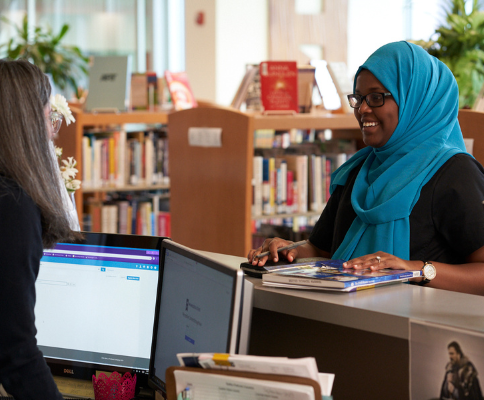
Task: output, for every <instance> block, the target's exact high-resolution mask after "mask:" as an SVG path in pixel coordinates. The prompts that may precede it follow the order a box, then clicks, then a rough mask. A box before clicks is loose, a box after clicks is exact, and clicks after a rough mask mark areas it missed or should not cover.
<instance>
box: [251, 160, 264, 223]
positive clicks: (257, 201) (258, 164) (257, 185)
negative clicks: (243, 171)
mask: <svg viewBox="0 0 484 400" xmlns="http://www.w3.org/2000/svg"><path fill="white" fill-rule="evenodd" d="M262 164H263V157H262V156H255V157H254V165H253V170H254V178H253V179H254V203H253V210H252V215H255V216H256V215H262V202H263V200H262V183H263V182H262V179H263V178H262V175H263V172H262Z"/></svg>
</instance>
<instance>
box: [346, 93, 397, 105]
mask: <svg viewBox="0 0 484 400" xmlns="http://www.w3.org/2000/svg"><path fill="white" fill-rule="evenodd" d="M391 95H392V94H391V93H368V94H367V95H365V96H360V95H359V94H349V95H348V101H349V103H350V107H351V108H360V107H361V103H362V102H363V100H365V101H366V104H368V106H369V107H381V106H382V105H383V104H385V97H387V96H391Z"/></svg>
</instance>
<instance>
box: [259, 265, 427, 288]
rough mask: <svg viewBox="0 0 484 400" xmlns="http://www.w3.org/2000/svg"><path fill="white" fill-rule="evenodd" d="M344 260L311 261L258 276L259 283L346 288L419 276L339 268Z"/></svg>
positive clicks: (417, 272)
mask: <svg viewBox="0 0 484 400" xmlns="http://www.w3.org/2000/svg"><path fill="white" fill-rule="evenodd" d="M344 262H345V261H344V260H325V261H315V262H312V263H308V264H306V265H300V266H298V268H297V269H290V270H287V271H279V272H274V273H271V274H264V275H263V276H262V281H263V282H274V283H287V284H291V285H305V286H314V287H332V288H348V287H354V286H365V285H373V284H379V283H383V282H389V281H396V280H407V279H409V278H415V277H419V276H421V275H422V271H420V270H418V271H406V270H395V269H380V270H378V271H372V270H371V269H364V270H355V269H345V268H343V263H344Z"/></svg>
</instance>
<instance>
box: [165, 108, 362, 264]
mask: <svg viewBox="0 0 484 400" xmlns="http://www.w3.org/2000/svg"><path fill="white" fill-rule="evenodd" d="M168 127H169V135H170V154H172V155H176V156H173V157H170V161H169V162H170V182H171V187H170V195H171V200H170V213H171V233H172V235H171V236H172V238H173V240H175V241H177V242H179V243H182V244H184V245H186V246H188V247H191V248H194V249H199V250H205V251H211V252H216V253H222V254H232V255H238V256H245V255H246V254H247V253H248V251H249V249H250V248H251V244H252V241H251V222H252V215H251V205H252V173H253V171H252V168H253V155H254V130H256V129H276V130H289V129H293V128H297V129H332V130H333V137H334V138H351V139H355V138H356V139H359V138H361V134H360V131H359V127H358V124H357V122H356V119H355V118H354V116H353V115H352V114H349V115H348V114H296V115H278V116H275V115H271V116H268V115H261V114H249V113H243V112H239V111H234V110H232V109H229V108H218V107H211V108H201V107H199V108H194V109H190V110H184V111H178V112H175V113H172V114H170V115H169V116H168ZM191 127H196V128H221V130H222V137H221V147H202V146H195V145H191V144H190V143H189V139H188V130H189V128H191Z"/></svg>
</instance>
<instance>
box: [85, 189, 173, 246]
mask: <svg viewBox="0 0 484 400" xmlns="http://www.w3.org/2000/svg"><path fill="white" fill-rule="evenodd" d="M163 199H165V197H164V195H163V194H159V193H154V194H153V193H144V194H138V195H133V194H128V195H120V196H119V197H118V198H116V199H111V200H108V201H105V202H101V201H98V200H94V199H89V200H88V206H87V212H86V213H85V214H84V216H85V217H86V218H85V219H86V221H85V222H86V223H87V225H86V226H87V227H90V229H85V230H90V231H93V232H105V233H122V234H136V235H150V236H166V237H169V236H170V234H171V219H170V213H169V212H167V211H164V210H166V209H167V205H166V201H164V200H163Z"/></svg>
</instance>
